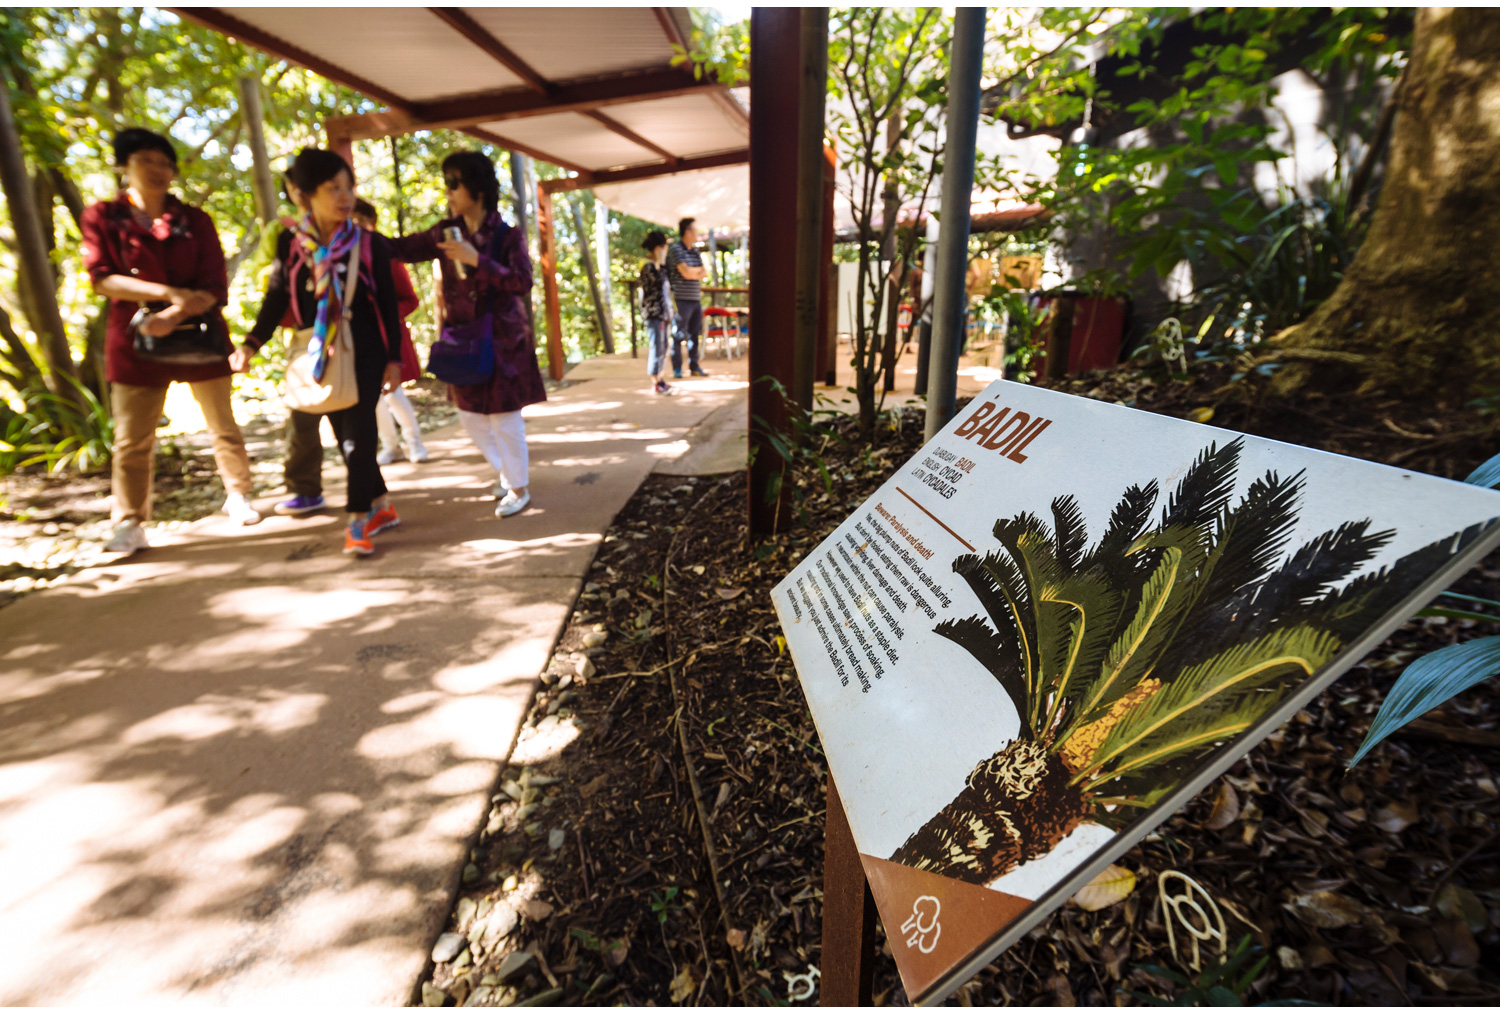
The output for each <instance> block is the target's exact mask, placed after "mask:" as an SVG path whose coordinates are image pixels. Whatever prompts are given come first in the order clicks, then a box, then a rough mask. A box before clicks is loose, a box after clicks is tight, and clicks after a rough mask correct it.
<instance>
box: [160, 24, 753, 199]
mask: <svg viewBox="0 0 1500 1015" xmlns="http://www.w3.org/2000/svg"><path fill="white" fill-rule="evenodd" d="M172 10H173V11H174V12H175V13H177V14H178V15H180V16H181V17H183V18H185V19H187V20H189V21H195V22H198V23H200V24H203V25H207V26H209V27H211V28H215V29H217V30H219V31H221V32H223V33H224V34H226V35H228V36H231V37H233V38H235V39H238V40H239V41H241V42H244V43H247V44H249V45H252V46H255V47H257V48H259V49H262V50H264V51H266V52H268V53H270V54H272V55H274V56H277V57H280V58H283V59H286V60H290V61H292V62H294V63H298V64H301V65H302V66H305V67H307V68H308V69H309V70H312V71H315V72H317V73H319V74H321V75H323V76H324V77H326V78H328V79H329V80H331V81H336V82H338V83H339V84H343V85H347V86H348V87H350V88H353V89H355V90H357V91H359V92H362V93H363V94H365V95H367V96H369V97H370V98H371V99H374V100H376V101H377V102H382V103H384V104H385V106H386V108H385V109H384V110H380V111H376V112H370V113H363V114H358V115H354V116H344V117H336V118H334V119H332V120H330V121H328V122H327V124H326V126H327V129H328V132H329V135H330V138H331V139H332V138H339V139H347V140H356V139H359V138H370V137H383V136H386V135H389V134H401V133H408V132H411V131H417V130H431V129H436V128H440V127H447V128H454V129H458V130H463V131H466V132H468V133H469V134H472V135H473V136H475V137H478V138H480V139H482V140H484V141H488V142H490V143H492V144H495V145H499V146H501V147H505V148H509V149H512V150H515V151H519V152H522V153H524V154H527V155H530V156H532V157H534V158H538V159H542V160H545V161H547V162H551V163H553V164H555V165H558V166H562V167H563V168H565V169H569V170H572V171H573V172H575V173H577V174H579V175H580V176H582V177H585V178H591V177H592V176H593V175H595V174H597V173H609V172H611V171H619V170H623V169H640V168H643V167H658V168H660V170H661V171H662V172H673V171H677V170H681V169H692V168H695V166H694V163H695V161H696V160H699V159H708V160H712V161H715V162H718V163H720V164H722V162H723V160H724V157H725V156H726V155H727V154H729V153H735V152H744V151H745V150H746V146H747V145H748V143H749V118H748V116H747V115H746V113H745V109H744V107H743V106H742V105H741V104H740V103H739V102H737V101H736V100H735V98H734V97H733V95H732V94H731V93H730V91H729V89H728V88H726V87H724V86H723V85H721V84H719V83H717V82H716V81H714V80H713V78H712V76H711V75H704V76H703V78H701V79H700V78H698V77H695V76H694V74H693V72H692V70H691V69H689V68H684V67H674V66H672V58H673V55H674V51H673V46H674V45H676V46H682V45H683V44H684V39H685V38H686V37H687V36H688V34H689V31H690V27H691V22H690V20H689V15H688V12H687V9H686V8H681V7H673V8H668V7H600V8H568V7H363V8H355V7H339V8H333V7H275V8H272V7H191V8H181V7H179V8H172Z"/></svg>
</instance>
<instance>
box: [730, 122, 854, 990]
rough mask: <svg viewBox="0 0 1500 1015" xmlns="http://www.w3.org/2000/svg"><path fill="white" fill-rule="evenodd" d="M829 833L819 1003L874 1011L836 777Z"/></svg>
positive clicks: (850, 839) (826, 823)
mask: <svg viewBox="0 0 1500 1015" xmlns="http://www.w3.org/2000/svg"><path fill="white" fill-rule="evenodd" d="M752 115H753V114H752ZM823 828H824V832H823V835H824V840H823V964H822V966H820V967H819V972H820V973H821V974H822V976H821V980H822V984H821V986H820V987H819V994H818V1002H819V1004H821V1005H823V1006H824V1007H825V1008H826V1007H835V1006H837V1007H850V1006H853V1005H859V1006H861V1007H868V1006H869V1005H870V1003H871V988H872V985H873V982H874V975H875V899H874V898H873V897H872V896H871V895H870V885H869V882H868V881H866V880H865V868H864V865H863V864H862V863H860V859H859V847H858V846H856V845H855V844H854V833H853V832H851V831H850V830H849V817H848V815H846V814H845V813H844V805H843V802H842V801H840V800H839V791H838V788H837V787H835V786H834V784H833V777H832V776H829V778H828V805H827V808H826V810H825V811H824V816H823Z"/></svg>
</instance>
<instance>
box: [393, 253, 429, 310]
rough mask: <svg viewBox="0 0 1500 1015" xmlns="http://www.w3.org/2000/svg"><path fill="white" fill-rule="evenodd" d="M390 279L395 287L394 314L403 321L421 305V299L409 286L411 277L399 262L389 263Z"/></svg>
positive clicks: (414, 289) (410, 285) (414, 288)
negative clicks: (398, 315)
mask: <svg viewBox="0 0 1500 1015" xmlns="http://www.w3.org/2000/svg"><path fill="white" fill-rule="evenodd" d="M391 279H392V280H393V281H394V283H395V285H396V313H398V314H400V315H401V319H402V320H405V319H406V318H408V317H410V316H411V315H412V314H413V313H415V312H416V309H417V308H418V307H420V306H421V305H422V298H421V297H420V296H418V295H417V290H416V287H415V286H413V285H412V284H411V275H410V273H408V272H407V270H406V265H404V264H402V263H401V262H400V261H392V262H391Z"/></svg>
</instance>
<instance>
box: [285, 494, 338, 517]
mask: <svg viewBox="0 0 1500 1015" xmlns="http://www.w3.org/2000/svg"><path fill="white" fill-rule="evenodd" d="M325 503H326V502H325V501H324V500H323V498H322V496H321V495H316V496H312V497H309V496H308V495H307V494H305V493H299V494H297V496H295V497H289V498H287V499H286V500H284V501H282V502H281V503H279V504H277V505H276V513H277V514H279V515H310V514H312V513H313V512H314V511H322V510H323V506H324V504H325Z"/></svg>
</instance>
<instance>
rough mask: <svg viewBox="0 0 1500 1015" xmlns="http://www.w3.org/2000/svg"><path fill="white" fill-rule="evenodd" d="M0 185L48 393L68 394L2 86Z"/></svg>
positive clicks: (29, 194)
mask: <svg viewBox="0 0 1500 1015" xmlns="http://www.w3.org/2000/svg"><path fill="white" fill-rule="evenodd" d="M0 189H3V190H4V193H5V204H6V207H7V208H8V209H9V210H10V219H11V228H12V229H14V230H15V234H16V246H17V248H18V249H17V253H18V255H19V256H18V257H17V258H16V260H17V265H18V268H19V271H20V273H21V274H22V275H24V277H25V282H26V285H25V288H26V289H27V290H29V294H30V300H29V301H28V302H30V303H31V304H32V306H30V307H28V308H27V312H28V316H31V315H32V314H34V315H35V316H34V317H32V319H31V326H32V329H33V330H34V331H35V332H36V333H37V337H38V338H40V339H41V346H42V355H43V357H44V358H45V359H46V361H47V369H48V378H47V384H48V386H49V387H50V388H51V389H52V391H53V393H54V394H59V395H65V396H69V397H71V394H72V386H71V385H70V384H69V383H68V382H70V381H71V380H72V379H73V378H74V376H75V371H74V368H73V354H72V352H70V351H69V349H68V334H67V331H66V330H64V328H63V320H62V313H61V312H60V311H59V310H58V307H57V293H56V292H55V291H54V277H53V274H52V262H51V261H50V260H49V259H48V257H47V240H46V236H45V234H44V232H43V228H42V220H41V216H40V215H38V213H37V207H36V202H35V200H34V198H35V193H34V191H33V189H32V181H31V177H30V176H28V175H27V173H26V163H25V160H24V159H23V158H22V156H21V138H20V135H19V134H17V133H16V122H15V118H14V117H13V116H12V115H11V110H10V94H9V91H8V89H6V88H0Z"/></svg>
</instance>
